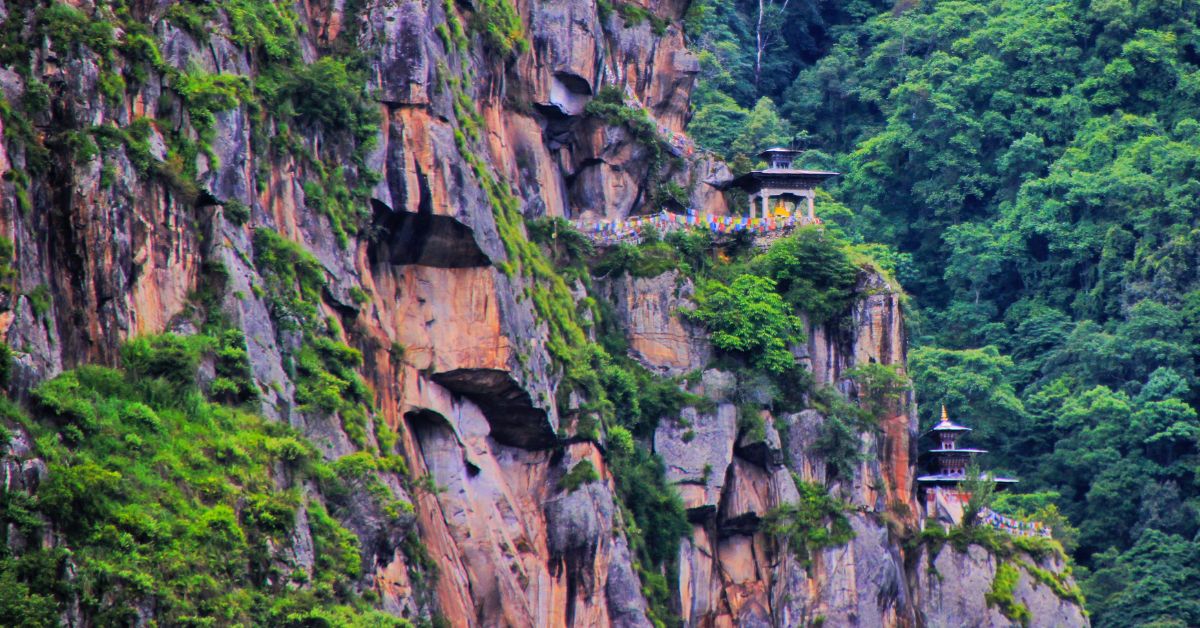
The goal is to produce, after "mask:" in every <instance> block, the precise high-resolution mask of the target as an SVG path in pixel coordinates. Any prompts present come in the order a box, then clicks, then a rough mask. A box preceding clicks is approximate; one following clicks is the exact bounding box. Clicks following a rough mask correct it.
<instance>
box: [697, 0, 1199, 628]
mask: <svg viewBox="0 0 1200 628" xmlns="http://www.w3.org/2000/svg"><path fill="white" fill-rule="evenodd" d="M1198 19H1200V3H1196V2H1189V1H1187V0H1174V1H1172V0H1158V1H1139V0H1094V1H1088V0H1074V1H1066V2H1048V1H1045V0H994V1H983V0H979V1H953V2H935V1H924V2H921V1H914V0H898V1H895V2H893V1H892V0H875V1H868V0H857V1H854V2H832V1H817V0H772V1H766V0H697V1H696V2H694V3H692V6H691V8H690V10H689V13H688V16H687V27H688V29H687V30H688V35H689V38H690V41H691V45H692V47H693V48H694V49H697V50H700V51H701V52H700V58H701V66H702V73H701V78H700V82H699V84H698V86H697V88H696V90H695V92H694V97H693V108H694V117H693V118H692V120H691V123H690V127H689V132H690V133H691V134H692V135H693V137H695V138H696V139H697V141H698V142H699V143H700V144H701V145H703V146H705V147H707V148H709V149H711V150H714V151H716V152H720V153H722V154H723V155H724V156H725V157H726V158H727V159H729V160H730V162H731V164H733V167H734V169H735V170H737V169H745V168H747V167H748V166H749V165H751V164H750V158H749V155H750V154H751V153H753V152H754V150H755V149H757V148H759V147H761V146H763V145H764V144H776V143H778V144H786V143H791V144H793V145H795V146H797V147H801V148H806V149H809V150H808V153H807V159H806V161H807V163H808V164H809V165H812V166H820V167H829V168H833V169H835V170H838V171H841V172H844V173H846V174H845V175H844V176H842V177H841V178H840V180H839V182H838V183H837V185H836V186H835V189H833V190H832V193H833V195H834V197H835V198H836V199H837V200H838V201H840V203H841V204H842V205H844V207H841V206H835V205H832V204H830V203H826V204H825V210H824V213H823V215H824V216H825V217H826V219H827V220H828V219H833V220H835V221H836V222H837V223H838V224H839V225H840V227H841V228H842V229H843V230H844V231H845V232H846V234H847V235H848V236H849V237H850V238H851V239H854V240H858V241H864V242H878V243H882V244H883V245H886V247H888V249H890V251H884V250H882V249H880V253H881V254H880V255H879V257H881V258H883V259H888V260H891V261H892V262H893V264H894V265H895V266H896V269H897V272H898V276H899V277H900V279H901V281H902V283H903V284H904V285H905V287H906V288H907V290H908V291H909V292H910V294H911V295H912V297H913V299H912V301H911V303H910V305H911V307H912V309H913V311H912V312H911V313H910V316H911V320H912V321H913V322H914V324H913V330H914V334H913V336H914V337H913V341H914V346H915V347H916V349H915V350H914V351H913V352H912V355H911V370H912V374H913V377H914V381H915V383H916V390H917V395H918V401H919V402H920V404H921V412H922V418H923V422H922V424H923V425H925V426H927V425H928V424H929V423H930V422H931V421H932V419H933V414H934V413H935V412H936V411H937V408H938V407H939V406H940V405H941V404H943V403H944V404H946V405H947V406H948V407H949V408H951V409H952V411H953V412H954V413H956V414H958V415H960V416H962V417H964V418H967V419H968V420H969V421H971V422H972V424H973V425H975V426H976V427H977V428H978V429H977V430H976V432H975V434H974V440H973V443H974V444H975V445H976V446H981V447H985V448H988V449H990V450H992V454H991V455H990V459H989V460H988V461H987V463H988V464H990V465H991V466H992V467H994V468H997V469H1003V470H1005V471H1010V472H1012V473H1014V474H1016V475H1017V476H1019V477H1020V478H1021V479H1022V483H1021V484H1020V488H1019V491H1018V492H1020V493H1029V495H1022V496H1020V497H1017V496H1010V497H1008V498H1006V499H1004V500H1002V501H1001V506H1003V507H1007V508H1008V509H1010V510H1020V509H1024V510H1026V511H1033V510H1037V509H1042V510H1043V516H1045V515H1048V514H1049V510H1048V507H1049V506H1052V505H1053V506H1055V507H1056V508H1057V509H1059V510H1061V512H1062V514H1064V515H1065V516H1066V517H1067V518H1068V519H1069V520H1070V523H1071V525H1072V526H1074V527H1076V528H1077V529H1078V533H1077V535H1075V534H1074V531H1073V530H1070V529H1068V528H1066V527H1065V526H1064V525H1062V524H1061V523H1060V524H1059V526H1058V527H1059V529H1060V530H1061V531H1066V532H1069V533H1070V534H1067V535H1066V536H1068V537H1074V543H1071V544H1072V545H1074V546H1075V548H1074V555H1075V558H1076V560H1077V561H1078V562H1079V565H1080V568H1079V569H1078V570H1077V574H1079V575H1081V576H1082V578H1081V579H1082V581H1083V583H1084V590H1085V593H1086V594H1087V596H1088V607H1089V609H1090V610H1091V611H1092V618H1093V620H1094V621H1095V623H1096V624H1097V625H1102V626H1130V625H1138V624H1144V623H1155V625H1160V626H1167V625H1170V626H1175V625H1178V626H1183V625H1197V624H1200V593H1198V591H1200V566H1198V565H1200V560H1197V559H1198V558H1200V543H1198V542H1197V538H1196V535H1197V507H1198V506H1200V499H1198V487H1197V478H1196V472H1197V469H1198V467H1197V464H1198V463H1200V457H1198V456H1197V441H1198V439H1200V421H1198V420H1197V412H1196V408H1197V404H1198V403H1200V388H1198V386H1200V373H1198V372H1197V357H1198V356H1200V337H1198V333H1200V332H1198V330H1200V276H1198V275H1197V263H1198V262H1200V234H1198V232H1197V228H1198V227H1200V212H1198V210H1200V168H1198V165H1200V164H1198V161H1200V122H1198V118H1200V107H1198V105H1200V72H1198V70H1200V49H1198V46H1200V29H1198V28H1197V23H1198ZM877 248H878V247H877ZM1068 540H1070V539H1068Z"/></svg>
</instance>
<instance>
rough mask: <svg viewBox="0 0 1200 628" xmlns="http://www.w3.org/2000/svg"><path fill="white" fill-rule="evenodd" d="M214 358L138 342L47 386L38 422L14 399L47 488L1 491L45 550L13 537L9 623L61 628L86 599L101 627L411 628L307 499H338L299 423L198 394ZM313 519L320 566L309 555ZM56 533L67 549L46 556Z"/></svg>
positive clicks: (168, 341)
mask: <svg viewBox="0 0 1200 628" xmlns="http://www.w3.org/2000/svg"><path fill="white" fill-rule="evenodd" d="M214 351H215V352H216V353H220V352H224V351H227V345H226V346H225V347H222V348H217V343H215V342H213V340H212V339H210V338H208V337H205V336H192V337H189V338H183V337H178V336H171V335H165V336H156V337H150V338H139V339H136V340H134V341H131V342H130V343H128V344H126V345H125V347H124V349H123V350H122V365H123V369H121V370H116V369H110V368H104V367H99V366H84V367H80V368H77V369H74V370H71V371H67V372H65V373H63V374H61V375H59V376H57V377H55V378H54V379H51V380H49V381H46V382H44V383H42V384H40V385H39V386H38V387H36V388H35V389H34V390H33V391H32V397H33V405H32V408H31V410H30V412H29V413H28V414H26V413H25V412H23V411H21V410H19V409H18V408H17V407H16V406H15V405H13V404H12V403H11V402H9V401H7V400H0V405H2V406H3V411H4V420H5V422H6V424H7V425H8V426H9V427H10V428H11V429H19V430H21V431H23V432H25V433H27V434H28V435H29V437H30V439H31V441H32V442H31V443H30V444H31V446H32V452H31V454H30V455H33V456H37V457H39V458H40V459H41V460H43V461H44V462H45V463H46V472H45V476H44V480H43V481H42V482H41V484H40V485H38V486H36V490H34V491H33V492H31V493H26V492H23V491H6V492H4V493H3V494H2V496H0V519H2V520H3V524H4V525H3V529H4V530H5V531H11V532H12V533H15V534H16V535H17V538H20V539H24V540H25V541H26V542H28V541H32V542H34V543H35V547H34V548H33V549H29V550H26V551H22V552H20V553H19V554H18V555H13V554H12V553H11V550H10V549H9V548H10V543H12V542H14V541H16V539H14V538H6V539H5V540H6V541H7V542H6V543H4V544H3V546H2V547H3V555H2V556H0V581H2V582H3V583H4V584H3V585H0V590H3V591H4V593H3V594H0V623H5V624H6V625H31V626H40V625H54V624H56V623H57V616H58V614H59V613H61V612H64V611H65V610H66V608H67V605H69V604H71V603H72V601H73V600H78V601H79V602H80V604H81V608H80V610H81V611H82V612H84V613H85V615H86V616H87V617H91V618H93V619H94V620H95V621H96V622H97V623H112V624H126V623H132V622H135V621H136V619H137V617H139V615H140V614H142V613H145V612H146V611H149V610H152V611H153V612H154V614H155V617H156V619H157V621H158V622H160V623H164V624H172V625H192V624H196V625H199V624H205V623H206V622H211V621H217V622H219V623H222V624H234V623H245V624H276V625H285V624H286V625H310V624H312V623H313V622H317V623H323V622H324V623H329V624H335V625H346V624H351V625H405V624H406V622H404V621H402V620H397V619H395V618H392V617H388V616H385V615H383V614H380V613H377V612H375V611H372V610H370V608H369V605H367V603H366V602H364V601H363V600H362V598H361V597H360V595H359V594H358V593H357V591H356V588H355V587H354V585H353V584H352V583H353V582H354V581H356V580H357V579H358V577H359V575H360V572H361V565H360V558H359V548H358V541H357V538H356V537H355V536H354V535H353V534H351V533H350V532H348V531H347V530H346V529H344V528H343V527H342V526H341V525H340V524H338V523H337V521H336V520H335V519H333V518H332V517H330V515H329V514H327V512H326V508H327V506H326V504H325V503H323V502H322V501H320V500H318V499H317V498H315V497H314V496H313V494H312V493H311V492H309V491H306V490H304V489H303V485H304V484H305V483H317V484H320V485H323V486H327V487H328V491H327V492H329V493H331V494H334V493H336V492H337V489H336V485H338V484H340V483H342V482H344V481H345V480H344V479H343V478H342V476H341V475H339V474H338V473H337V469H336V468H331V467H330V466H328V465H326V464H325V463H323V462H322V461H321V458H320V456H319V455H318V454H317V452H316V450H315V449H314V448H313V446H312V445H311V444H309V443H308V442H307V441H305V439H304V438H302V437H301V436H300V435H299V434H297V433H296V432H295V431H294V430H292V429H291V428H289V427H287V426H286V425H283V424H281V423H278V422H269V421H266V420H264V419H263V418H261V417H259V416H257V415H255V414H254V413H252V412H250V411H248V410H246V409H243V408H239V407H235V406H229V405H222V404H219V403H214V402H213V401H210V400H209V399H208V398H206V396H205V394H204V393H203V391H202V390H201V388H200V387H199V386H197V384H196V378H197V367H198V365H199V364H200V362H201V360H202V359H206V358H207V359H213V358H215V357H216V356H215V355H214ZM5 434H6V436H9V435H10V434H11V432H7V431H6V432H5ZM10 462H12V463H14V464H15V461H11V460H10ZM302 521H303V522H306V523H307V526H308V528H309V529H310V530H311V534H312V543H313V546H312V549H311V552H312V555H311V557H310V558H311V563H309V564H306V562H305V560H304V558H303V554H302V551H301V550H302V548H301V547H299V546H296V545H295V544H296V542H297V540H296V539H297V537H296V536H295V535H296V533H297V531H298V528H297V526H299V525H300V524H301V522H302ZM49 531H53V532H55V533H57V534H58V535H60V538H61V540H62V542H63V544H64V545H63V546H61V547H50V548H37V547H36V543H37V539H39V538H41V535H42V534H44V533H46V532H49ZM7 533H8V532H6V534H7ZM68 548H69V549H68Z"/></svg>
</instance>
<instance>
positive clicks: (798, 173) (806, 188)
mask: <svg viewBox="0 0 1200 628" xmlns="http://www.w3.org/2000/svg"><path fill="white" fill-rule="evenodd" d="M799 154H800V151H798V150H789V149H786V148H768V149H767V150H764V151H763V152H761V153H759V154H758V156H759V157H760V158H762V159H765V160H766V162H767V167H766V168H765V169H763V170H752V171H750V172H747V173H746V174H744V175H742V176H740V177H738V178H736V179H734V180H733V181H730V182H729V186H732V187H737V188H741V189H743V190H745V191H746V192H747V193H748V194H750V217H751V218H754V217H755V216H754V211H755V207H756V205H757V206H758V207H761V208H762V218H764V219H766V218H767V217H768V214H769V213H770V211H771V199H777V201H778V203H780V204H782V203H791V205H792V209H791V212H789V215H790V213H792V212H795V211H796V210H797V209H798V207H799V202H800V200H801V199H808V212H807V217H808V220H809V221H810V222H811V221H813V220H815V219H816V211H815V209H816V208H815V202H814V198H815V197H816V187H817V185H818V184H820V183H821V182H822V181H824V180H826V179H828V178H831V177H836V176H838V175H839V174H841V173H839V172H827V171H824V170H799V169H796V168H793V167H792V162H793V161H794V160H795V159H796V157H797V156H798V155H799ZM755 198H757V199H759V200H758V202H757V203H756V202H755Z"/></svg>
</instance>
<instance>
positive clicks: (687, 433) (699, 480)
mask: <svg viewBox="0 0 1200 628" xmlns="http://www.w3.org/2000/svg"><path fill="white" fill-rule="evenodd" d="M736 436H737V408H736V407H734V405H733V404H729V403H722V404H719V405H718V406H717V410H716V413H715V414H712V415H708V414H704V415H701V414H698V413H697V412H696V409H695V408H684V409H683V412H682V414H681V415H680V420H679V421H672V420H670V419H667V420H664V421H662V422H660V423H659V425H658V429H657V430H655V432H654V451H655V452H657V453H658V455H660V456H662V459H663V462H664V463H665V464H666V467H667V480H668V481H670V482H673V483H675V484H677V485H679V493H680V495H681V496H682V497H683V503H684V506H686V507H687V509H688V510H689V511H690V514H691V516H692V517H695V518H698V519H703V518H706V517H710V516H712V515H713V514H715V513H716V508H717V504H718V503H719V502H720V499H721V489H722V487H724V486H725V475H726V471H727V470H728V469H729V464H730V463H731V462H733V442H734V438H736Z"/></svg>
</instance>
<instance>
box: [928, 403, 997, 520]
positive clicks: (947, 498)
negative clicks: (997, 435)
mask: <svg viewBox="0 0 1200 628" xmlns="http://www.w3.org/2000/svg"><path fill="white" fill-rule="evenodd" d="M970 431H971V428H969V427H965V426H962V425H959V424H957V423H954V422H953V421H951V420H950V417H949V416H948V415H947V414H946V406H942V420H941V421H939V422H938V424H937V425H935V426H933V428H932V429H930V430H929V431H928V432H926V434H930V435H932V436H933V437H934V439H935V447H934V448H933V449H930V450H928V451H927V452H926V458H927V459H928V460H929V461H930V466H931V467H932V471H933V472H932V473H931V474H929V475H922V476H920V477H918V478H917V483H918V484H920V486H921V487H922V488H924V489H925V502H926V508H927V511H928V512H929V514H931V515H933V514H934V512H935V510H936V509H937V508H938V506H941V507H942V508H943V509H945V510H947V511H948V512H947V514H949V516H950V518H951V519H960V518H961V517H962V504H963V503H965V502H966V500H967V499H969V498H970V495H968V494H965V493H964V492H963V491H961V490H960V489H959V485H960V484H961V483H962V482H963V481H964V480H966V479H967V474H966V471H967V467H968V466H969V465H970V463H971V459H972V458H974V457H975V456H976V455H978V454H984V453H987V450H985V449H971V448H968V447H959V446H958V439H959V437H961V436H964V435H966V433H967V432H970ZM981 477H982V476H981ZM991 479H992V480H993V481H994V482H996V488H998V489H999V488H1005V487H1007V486H1009V485H1012V484H1015V483H1016V482H1017V480H1016V479H1014V478H1004V477H993V478H991Z"/></svg>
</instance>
